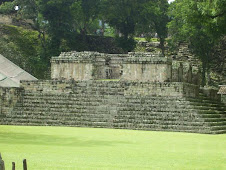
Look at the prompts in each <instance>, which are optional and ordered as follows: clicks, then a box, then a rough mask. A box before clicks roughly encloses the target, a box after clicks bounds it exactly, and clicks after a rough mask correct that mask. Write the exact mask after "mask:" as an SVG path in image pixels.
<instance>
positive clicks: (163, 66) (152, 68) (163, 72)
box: [51, 51, 199, 85]
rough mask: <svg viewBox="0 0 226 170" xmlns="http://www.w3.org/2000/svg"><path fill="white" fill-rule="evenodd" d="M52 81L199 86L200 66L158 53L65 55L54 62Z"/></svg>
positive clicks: (53, 59)
mask: <svg viewBox="0 0 226 170" xmlns="http://www.w3.org/2000/svg"><path fill="white" fill-rule="evenodd" d="M51 77H52V79H58V80H60V79H66V80H70V79H74V80H100V79H122V80H125V81H127V80H129V81H150V82H185V83H191V84H195V85H199V71H198V69H197V67H195V66H191V65H190V64H189V63H186V62H177V61H173V62H172V60H171V59H170V58H167V57H164V56H162V55H161V54H159V53H141V52H131V53H128V54H104V53H98V52H87V51H85V52H65V53H61V54H60V56H59V57H52V59H51Z"/></svg>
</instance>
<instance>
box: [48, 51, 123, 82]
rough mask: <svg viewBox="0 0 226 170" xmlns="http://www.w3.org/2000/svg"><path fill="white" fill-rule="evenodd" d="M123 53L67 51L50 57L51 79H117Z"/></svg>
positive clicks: (119, 74) (120, 69)
mask: <svg viewBox="0 0 226 170" xmlns="http://www.w3.org/2000/svg"><path fill="white" fill-rule="evenodd" d="M125 57H126V55H124V54H103V53H98V52H68V53H61V55H60V56H59V57H53V58H52V59H51V78H52V79H67V80H69V79H74V80H97V79H119V78H120V77H121V74H122V73H121V72H122V60H123V58H125Z"/></svg>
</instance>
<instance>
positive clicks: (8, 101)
mask: <svg viewBox="0 0 226 170" xmlns="http://www.w3.org/2000/svg"><path fill="white" fill-rule="evenodd" d="M22 95H23V88H16V87H15V88H14V87H11V88H7V87H1V88H0V106H1V108H0V114H1V115H4V114H6V113H8V112H10V111H12V110H13V108H14V106H15V105H16V103H17V102H18V101H19V100H20V99H21V98H22Z"/></svg>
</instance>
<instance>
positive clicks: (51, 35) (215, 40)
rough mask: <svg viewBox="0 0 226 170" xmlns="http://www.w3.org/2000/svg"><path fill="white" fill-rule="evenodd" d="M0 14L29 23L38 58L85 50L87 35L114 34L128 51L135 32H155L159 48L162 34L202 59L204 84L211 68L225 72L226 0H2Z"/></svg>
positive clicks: (208, 82)
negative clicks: (186, 45) (170, 0)
mask: <svg viewBox="0 0 226 170" xmlns="http://www.w3.org/2000/svg"><path fill="white" fill-rule="evenodd" d="M15 5H19V7H20V9H19V11H17V12H15V10H14V9H13V7H14V6H15ZM0 13H3V14H12V15H16V19H30V20H31V21H32V22H33V24H32V25H31V26H32V29H33V30H35V31H37V37H38V42H39V45H40V49H39V50H38V52H37V55H36V56H38V58H39V59H40V60H41V61H42V63H49V58H50V57H51V56H55V55H59V53H60V52H61V51H70V50H77V51H81V50H90V47H89V43H90V38H89V36H90V35H95V36H97V35H98V36H106V35H110V36H113V37H115V40H116V42H115V43H116V45H117V46H118V47H120V48H122V49H123V51H122V50H119V51H120V52H127V51H132V50H133V49H134V48H135V45H136V42H135V40H134V37H135V36H139V35H143V36H145V37H146V39H150V38H151V37H153V35H155V33H157V34H158V39H159V41H160V48H161V50H162V53H165V48H164V46H165V44H166V42H165V39H166V38H167V37H168V39H167V41H168V44H169V46H170V47H171V48H170V49H172V50H175V49H176V47H178V44H179V43H181V42H187V43H188V44H189V47H190V49H191V50H192V52H193V54H195V55H196V57H198V58H199V59H200V60H201V61H202V77H203V82H202V85H203V86H204V85H211V79H210V74H211V70H215V71H217V72H218V73H219V74H224V71H225V64H224V61H225V53H224V52H222V51H224V49H225V47H224V44H225V32H226V29H225V27H226V0H211V1H209V0H208V1H203V0H175V1H174V2H173V3H171V4H168V1H167V0H14V1H10V0H6V2H3V3H2V4H1V5H0ZM15 13H16V14H15ZM35 34H36V33H35ZM36 58H37V57H36ZM222 62H223V64H222ZM219 63H221V64H220V66H219V67H218V69H217V70H216V65H219ZM48 65H49V64H47V65H46V69H47V68H48Z"/></svg>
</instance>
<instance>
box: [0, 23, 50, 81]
mask: <svg viewBox="0 0 226 170" xmlns="http://www.w3.org/2000/svg"><path fill="white" fill-rule="evenodd" d="M0 32H1V34H2V35H3V36H2V37H1V38H0V44H1V47H0V53H1V54H3V55H4V56H5V57H7V58H9V59H10V60H11V61H13V62H14V63H15V64H17V65H19V66H20V67H22V68H23V69H25V70H26V71H27V72H29V73H30V74H32V75H34V76H35V77H37V78H41V79H44V78H46V77H47V76H48V70H49V58H48V59H47V61H46V60H44V59H43V58H42V53H43V49H42V46H41V42H40V40H39V39H38V32H37V31H31V30H26V29H23V28H20V27H16V26H7V25H3V26H0Z"/></svg>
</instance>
